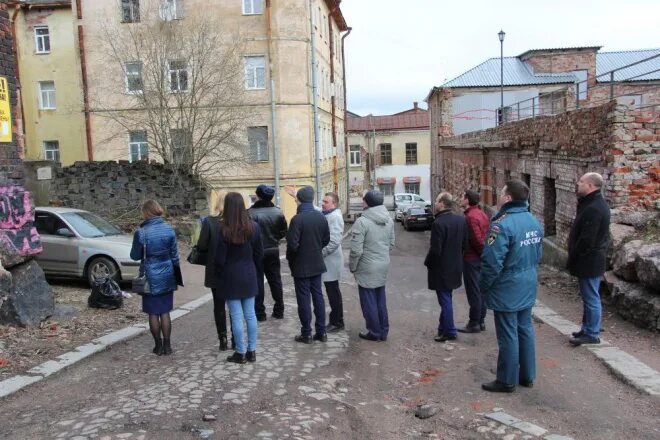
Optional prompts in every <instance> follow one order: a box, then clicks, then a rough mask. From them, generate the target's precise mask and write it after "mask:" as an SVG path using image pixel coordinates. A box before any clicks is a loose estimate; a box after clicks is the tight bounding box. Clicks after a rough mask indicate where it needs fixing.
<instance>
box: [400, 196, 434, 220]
mask: <svg viewBox="0 0 660 440" xmlns="http://www.w3.org/2000/svg"><path fill="white" fill-rule="evenodd" d="M411 206H419V207H422V208H426V207H430V206H431V203H430V202H427V201H426V200H424V199H423V198H421V197H420V196H419V195H417V194H413V193H396V194H394V221H403V213H404V211H405V210H406V209H408V208H410V207H411Z"/></svg>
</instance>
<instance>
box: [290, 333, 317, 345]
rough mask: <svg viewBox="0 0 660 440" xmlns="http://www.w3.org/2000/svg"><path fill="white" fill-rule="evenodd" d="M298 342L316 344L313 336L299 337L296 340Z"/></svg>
mask: <svg viewBox="0 0 660 440" xmlns="http://www.w3.org/2000/svg"><path fill="white" fill-rule="evenodd" d="M294 340H295V341H296V342H302V343H303V344H311V343H312V342H314V340H313V339H312V337H311V336H303V335H298V336H296V337H295V338H294Z"/></svg>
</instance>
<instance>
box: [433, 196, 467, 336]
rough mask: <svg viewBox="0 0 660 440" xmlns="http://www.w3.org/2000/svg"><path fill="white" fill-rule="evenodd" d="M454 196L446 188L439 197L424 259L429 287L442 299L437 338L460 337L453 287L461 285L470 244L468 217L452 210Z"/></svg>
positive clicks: (440, 300)
mask: <svg viewBox="0 0 660 440" xmlns="http://www.w3.org/2000/svg"><path fill="white" fill-rule="evenodd" d="M453 206H454V200H453V198H452V196H451V194H449V193H446V192H443V193H441V194H440V195H439V196H438V197H437V198H436V199H435V212H436V214H435V221H434V222H433V225H432V226H431V246H430V247H429V252H428V254H427V255H426V259H425V260H424V265H425V266H426V267H427V268H428V283H429V284H428V285H429V289H431V290H435V292H436V295H437V296H438V302H439V303H440V323H439V325H438V335H437V336H436V337H435V340H436V341H437V342H445V341H452V340H454V339H456V326H455V325H454V310H453V305H452V290H454V289H457V288H459V287H461V274H462V273H463V251H464V250H465V248H466V247H467V244H468V231H467V224H466V223H465V218H464V217H463V216H462V215H457V214H454V213H453V212H452V208H453Z"/></svg>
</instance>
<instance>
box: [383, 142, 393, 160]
mask: <svg viewBox="0 0 660 440" xmlns="http://www.w3.org/2000/svg"><path fill="white" fill-rule="evenodd" d="M380 164H381V165H392V144H380Z"/></svg>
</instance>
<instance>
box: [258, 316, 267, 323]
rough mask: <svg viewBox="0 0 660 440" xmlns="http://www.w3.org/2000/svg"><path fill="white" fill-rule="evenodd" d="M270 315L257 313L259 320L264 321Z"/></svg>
mask: <svg viewBox="0 0 660 440" xmlns="http://www.w3.org/2000/svg"><path fill="white" fill-rule="evenodd" d="M267 319H268V317H267V316H266V315H257V321H259V322H264V321H265V320H267Z"/></svg>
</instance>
